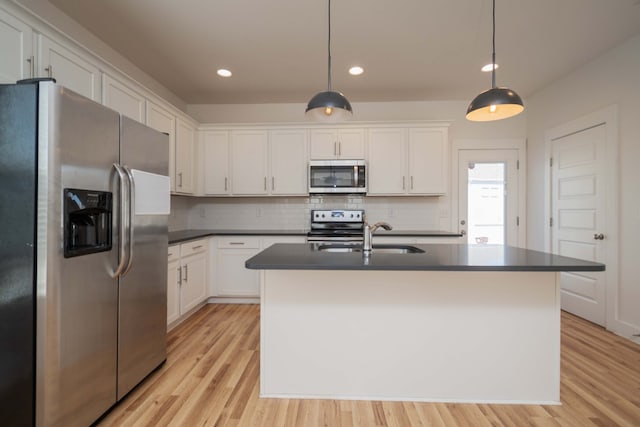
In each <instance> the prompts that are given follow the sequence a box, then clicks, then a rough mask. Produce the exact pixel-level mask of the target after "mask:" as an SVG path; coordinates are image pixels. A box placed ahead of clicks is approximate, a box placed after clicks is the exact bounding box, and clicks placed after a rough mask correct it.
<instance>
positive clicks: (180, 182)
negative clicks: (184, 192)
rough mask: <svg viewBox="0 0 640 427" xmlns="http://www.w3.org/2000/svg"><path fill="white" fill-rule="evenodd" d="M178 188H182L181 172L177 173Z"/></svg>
mask: <svg viewBox="0 0 640 427" xmlns="http://www.w3.org/2000/svg"><path fill="white" fill-rule="evenodd" d="M178 187H180V188H182V172H178Z"/></svg>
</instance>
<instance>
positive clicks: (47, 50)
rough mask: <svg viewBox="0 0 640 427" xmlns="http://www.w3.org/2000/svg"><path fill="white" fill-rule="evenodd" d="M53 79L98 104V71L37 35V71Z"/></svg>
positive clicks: (96, 68)
mask: <svg viewBox="0 0 640 427" xmlns="http://www.w3.org/2000/svg"><path fill="white" fill-rule="evenodd" d="M36 74H37V75H38V76H42V77H53V78H54V79H56V83H58V84H60V85H62V86H65V87H67V88H69V89H71V90H72V91H74V92H76V93H79V94H80V95H83V96H86V97H87V98H90V99H93V100H94V101H96V102H100V98H101V96H100V94H101V91H100V86H101V82H100V70H99V69H98V67H97V66H96V65H94V64H93V63H91V62H89V60H88V59H86V58H84V57H82V56H80V55H78V54H76V53H74V52H72V51H71V50H69V49H67V48H66V47H64V46H62V45H60V44H58V43H56V42H55V41H53V40H51V39H50V38H48V37H46V36H43V35H42V34H40V35H38V71H37V73H36Z"/></svg>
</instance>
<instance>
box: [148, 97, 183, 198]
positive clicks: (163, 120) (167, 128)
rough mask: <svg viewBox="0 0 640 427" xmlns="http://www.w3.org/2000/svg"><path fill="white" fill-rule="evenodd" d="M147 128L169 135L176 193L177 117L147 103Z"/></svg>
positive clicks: (170, 160)
mask: <svg viewBox="0 0 640 427" xmlns="http://www.w3.org/2000/svg"><path fill="white" fill-rule="evenodd" d="M147 126H149V127H151V128H153V129H155V130H157V131H158V132H164V133H167V134H169V177H170V178H171V191H176V180H175V165H176V156H175V147H176V140H175V137H176V117H175V116H174V115H173V114H171V113H170V112H169V111H167V110H165V109H164V108H162V107H160V106H159V105H156V104H154V103H153V102H150V101H147Z"/></svg>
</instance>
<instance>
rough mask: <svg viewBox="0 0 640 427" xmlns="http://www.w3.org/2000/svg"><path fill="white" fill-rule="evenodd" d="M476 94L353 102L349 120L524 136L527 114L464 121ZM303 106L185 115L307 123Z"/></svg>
mask: <svg viewBox="0 0 640 427" xmlns="http://www.w3.org/2000/svg"><path fill="white" fill-rule="evenodd" d="M480 89H482V88H478V91H480ZM476 95H477V94H469V100H468V101H423V102H353V103H352V104H351V105H352V106H353V111H354V113H353V118H352V119H351V121H356V122H358V121H404V120H407V121H408V120H450V121H452V123H451V127H450V128H449V139H454V138H521V137H523V136H524V135H525V132H526V114H521V115H519V116H517V117H513V118H511V119H508V120H502V121H499V122H491V123H477V122H470V121H468V120H466V119H465V118H464V116H465V114H466V112H467V107H468V105H469V102H470V101H471V99H472V98H473V97H474V96H476ZM347 96H348V94H347ZM306 107H307V106H306V104H224V105H187V112H188V113H189V114H190V115H191V116H192V117H193V118H195V119H196V120H198V121H199V122H200V123H298V122H305V121H307V120H306V119H305V116H304V110H305V108H306Z"/></svg>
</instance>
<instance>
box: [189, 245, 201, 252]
mask: <svg viewBox="0 0 640 427" xmlns="http://www.w3.org/2000/svg"><path fill="white" fill-rule="evenodd" d="M201 247H202V245H198V246H194V247H192V248H191V250H193V251H195V250H196V249H200V248H201Z"/></svg>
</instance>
